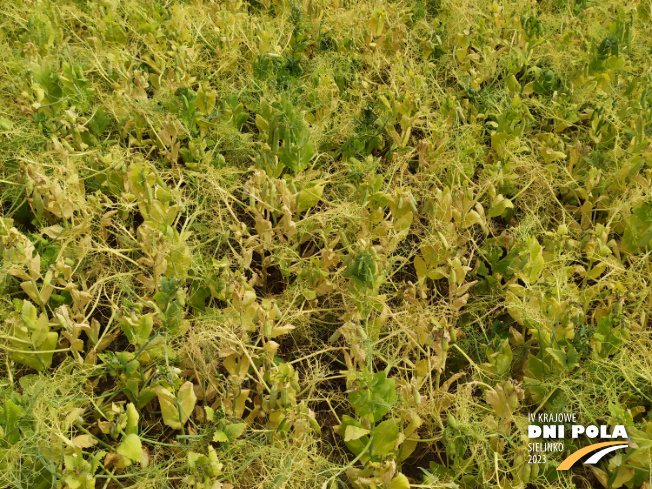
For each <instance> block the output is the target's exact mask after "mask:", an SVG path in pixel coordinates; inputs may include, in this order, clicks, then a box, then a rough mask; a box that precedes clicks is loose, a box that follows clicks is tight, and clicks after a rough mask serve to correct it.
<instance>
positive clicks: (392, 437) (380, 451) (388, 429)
mask: <svg viewBox="0 0 652 489" xmlns="http://www.w3.org/2000/svg"><path fill="white" fill-rule="evenodd" d="M398 434H399V426H398V419H396V418H391V419H388V420H387V421H383V422H382V423H380V424H379V425H378V426H376V427H375V428H374V429H373V430H371V454H372V455H374V456H375V455H380V456H387V455H389V454H390V453H392V452H393V451H394V446H395V445H396V442H397V440H398Z"/></svg>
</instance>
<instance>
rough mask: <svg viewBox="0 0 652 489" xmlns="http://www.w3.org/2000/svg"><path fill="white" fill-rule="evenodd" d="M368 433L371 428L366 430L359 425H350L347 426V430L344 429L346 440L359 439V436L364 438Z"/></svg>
mask: <svg viewBox="0 0 652 489" xmlns="http://www.w3.org/2000/svg"><path fill="white" fill-rule="evenodd" d="M368 434H369V430H365V429H364V428H359V427H358V426H354V425H349V426H347V427H346V430H345V431H344V441H351V440H357V439H358V438H362V437H363V436H365V435H368Z"/></svg>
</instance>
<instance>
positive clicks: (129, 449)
mask: <svg viewBox="0 0 652 489" xmlns="http://www.w3.org/2000/svg"><path fill="white" fill-rule="evenodd" d="M142 448H143V445H142V443H141V441H140V438H138V435H136V434H133V433H132V434H130V435H127V436H126V437H125V438H124V440H122V443H120V446H119V447H118V450H116V451H117V452H118V453H119V454H120V455H122V456H123V457H127V458H128V459H129V460H131V461H133V462H137V461H139V460H140V455H141V452H142Z"/></svg>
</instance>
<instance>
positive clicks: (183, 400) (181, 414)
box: [155, 382, 197, 430]
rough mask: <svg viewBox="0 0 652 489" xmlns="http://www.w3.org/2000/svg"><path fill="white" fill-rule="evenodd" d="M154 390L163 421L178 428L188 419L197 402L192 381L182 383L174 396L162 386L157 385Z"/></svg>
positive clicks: (171, 426)
mask: <svg viewBox="0 0 652 489" xmlns="http://www.w3.org/2000/svg"><path fill="white" fill-rule="evenodd" d="M155 391H156V395H157V397H158V402H159V404H160V405H161V415H162V416H163V422H164V423H165V424H166V425H168V426H169V427H170V428H172V429H175V430H180V429H181V427H182V426H183V425H184V424H186V421H188V418H189V417H190V415H191V414H192V410H193V409H194V408H195V403H196V402H197V396H196V395H195V391H194V389H193V386H192V382H186V383H184V384H183V385H182V386H181V388H180V389H179V391H178V393H177V395H176V397H175V395H174V394H172V393H171V392H170V391H169V390H167V389H165V388H164V387H162V386H157V387H156V389H155Z"/></svg>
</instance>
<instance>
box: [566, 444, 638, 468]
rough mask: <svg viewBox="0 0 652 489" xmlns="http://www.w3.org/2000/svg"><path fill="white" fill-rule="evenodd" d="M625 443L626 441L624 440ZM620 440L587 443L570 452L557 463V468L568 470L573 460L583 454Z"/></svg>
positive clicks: (575, 460) (576, 459)
mask: <svg viewBox="0 0 652 489" xmlns="http://www.w3.org/2000/svg"><path fill="white" fill-rule="evenodd" d="M625 443H626V442H625ZM622 444H623V442H622V441H605V442H603V443H594V444H593V445H589V446H588V447H584V448H581V449H579V450H578V451H576V452H573V453H571V454H570V455H569V456H568V458H566V459H565V460H564V461H563V462H562V463H561V464H559V467H557V470H568V469H570V468H571V467H572V466H573V464H574V463H575V462H577V461H578V460H579V459H581V458H582V457H583V456H584V455H586V454H587V453H590V452H593V451H594V450H597V449H598V448H602V447H608V446H611V445H622Z"/></svg>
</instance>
